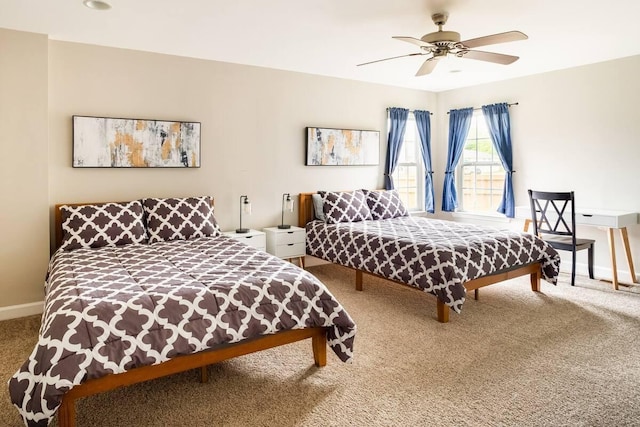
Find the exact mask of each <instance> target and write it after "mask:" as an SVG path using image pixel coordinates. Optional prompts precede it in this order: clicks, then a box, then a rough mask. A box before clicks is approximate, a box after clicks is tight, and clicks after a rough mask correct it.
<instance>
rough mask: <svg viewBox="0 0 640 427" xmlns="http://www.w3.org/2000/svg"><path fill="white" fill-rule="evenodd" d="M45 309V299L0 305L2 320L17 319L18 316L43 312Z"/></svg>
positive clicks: (0, 317)
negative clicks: (5, 305)
mask: <svg viewBox="0 0 640 427" xmlns="http://www.w3.org/2000/svg"><path fill="white" fill-rule="evenodd" d="M43 310H44V301H38V302H30V303H28V304H18V305H10V306H8V307H0V320H8V319H17V318H18V317H26V316H31V315H34V314H42V311H43Z"/></svg>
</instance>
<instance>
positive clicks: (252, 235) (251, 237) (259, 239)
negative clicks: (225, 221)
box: [222, 229, 267, 252]
mask: <svg viewBox="0 0 640 427" xmlns="http://www.w3.org/2000/svg"><path fill="white" fill-rule="evenodd" d="M222 234H224V235H225V236H229V237H231V238H233V239H236V240H237V241H239V242H242V243H245V244H247V245H249V246H253V247H254V248H256V249H260V250H261V251H265V252H266V249H267V246H266V242H265V240H266V239H265V235H264V233H263V232H262V231H259V230H253V229H251V230H249V232H248V233H236V232H235V231H225V232H224V233H222Z"/></svg>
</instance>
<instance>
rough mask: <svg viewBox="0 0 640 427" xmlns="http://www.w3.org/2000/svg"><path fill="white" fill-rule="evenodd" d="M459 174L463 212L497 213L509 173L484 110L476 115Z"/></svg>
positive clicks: (458, 183)
mask: <svg viewBox="0 0 640 427" xmlns="http://www.w3.org/2000/svg"><path fill="white" fill-rule="evenodd" d="M456 175H457V186H456V188H457V189H458V206H459V210H461V211H465V212H477V213H484V214H495V213H496V210H497V209H498V206H499V205H500V201H501V200H502V192H503V190H504V178H505V172H504V168H503V167H502V163H500V158H499V157H498V154H497V153H496V152H495V149H494V147H493V142H492V141H491V136H490V134H489V129H487V124H486V122H485V120H484V116H483V114H482V111H481V110H478V111H474V112H473V118H472V119H471V127H470V128H469V135H467V139H466V141H465V146H464V151H463V152H462V159H461V161H460V165H459V166H458V170H457V172H456Z"/></svg>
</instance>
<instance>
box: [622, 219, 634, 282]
mask: <svg viewBox="0 0 640 427" xmlns="http://www.w3.org/2000/svg"><path fill="white" fill-rule="evenodd" d="M620 235H621V236H622V244H623V245H624V251H625V253H626V254H627V263H628V264H629V272H630V273H631V283H638V279H636V270H635V269H634V268H633V258H632V257H631V247H630V246H629V234H627V227H622V228H621V229H620Z"/></svg>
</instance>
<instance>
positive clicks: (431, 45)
mask: <svg viewBox="0 0 640 427" xmlns="http://www.w3.org/2000/svg"><path fill="white" fill-rule="evenodd" d="M447 18H449V14H448V13H447V12H442V13H434V14H433V15H431V19H432V20H433V23H434V24H436V25H437V26H438V31H436V32H433V33H429V34H425V35H424V36H422V38H419V39H417V38H415V37H404V36H403V37H401V36H394V37H393V38H394V39H396V40H402V41H405V42H409V43H412V44H415V45H417V46H419V47H420V50H421V51H420V52H416V53H409V54H407V55H400V56H393V57H391V58H384V59H378V60H375V61H370V62H365V63H363V64H358V66H361V65H368V64H373V63H376V62H381V61H388V60H391V59H397V58H403V57H406V56H423V55H432V56H431V57H430V58H427V60H426V61H424V63H423V64H422V66H421V67H420V68H419V69H418V72H417V73H416V76H424V75H426V74H429V73H431V72H432V71H433V70H434V68H435V67H436V65H437V64H438V61H439V60H440V59H442V58H444V57H446V56H447V55H449V54H451V55H455V56H457V57H458V58H469V59H476V60H478V61H487V62H493V63H496V64H503V65H508V64H511V63H513V62H515V61H517V60H518V57H517V56H513V55H505V54H502V53H495V52H484V51H480V50H471V49H474V48H476V47H480V46H487V45H491V44H498V43H506V42H513V41H518V40H526V39H527V38H528V37H527V35H526V34H524V33H521V32H520V31H507V32H506V33H499V34H492V35H490V36H484V37H478V38H475V39H469V40H465V41H460V33H457V32H455V31H442V26H443V25H444V24H446V23H447Z"/></svg>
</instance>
